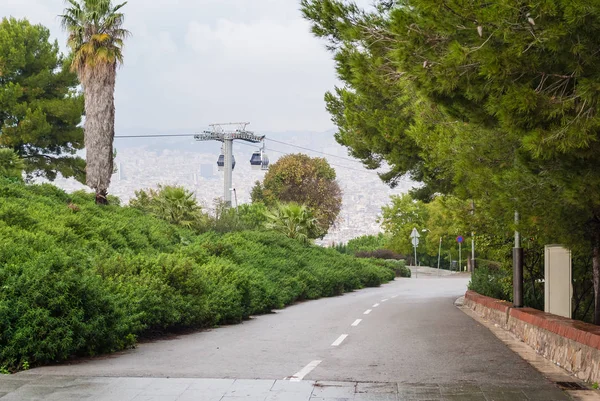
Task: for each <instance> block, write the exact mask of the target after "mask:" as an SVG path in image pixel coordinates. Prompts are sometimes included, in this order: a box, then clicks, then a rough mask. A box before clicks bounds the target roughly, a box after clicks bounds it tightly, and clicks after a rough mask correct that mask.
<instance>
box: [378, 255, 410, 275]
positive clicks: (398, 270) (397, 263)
mask: <svg viewBox="0 0 600 401" xmlns="http://www.w3.org/2000/svg"><path fill="white" fill-rule="evenodd" d="M372 262H373V263H375V264H376V265H378V266H384V267H387V268H389V269H391V270H393V271H394V274H395V275H396V277H410V275H411V271H410V269H409V268H408V267H406V261H404V260H389V259H388V260H385V259H373V260H372Z"/></svg>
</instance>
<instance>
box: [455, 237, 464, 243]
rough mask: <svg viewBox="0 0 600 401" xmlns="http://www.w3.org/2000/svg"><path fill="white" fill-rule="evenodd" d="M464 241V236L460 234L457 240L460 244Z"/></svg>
mask: <svg viewBox="0 0 600 401" xmlns="http://www.w3.org/2000/svg"><path fill="white" fill-rule="evenodd" d="M463 241H464V238H463V237H462V235H459V236H458V237H456V242H458V243H459V244H460V243H462V242H463Z"/></svg>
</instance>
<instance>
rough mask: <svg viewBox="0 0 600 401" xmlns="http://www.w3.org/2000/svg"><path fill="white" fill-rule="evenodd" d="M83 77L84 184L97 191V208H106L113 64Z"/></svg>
mask: <svg viewBox="0 0 600 401" xmlns="http://www.w3.org/2000/svg"><path fill="white" fill-rule="evenodd" d="M82 75H83V77H81V78H82V79H81V81H82V83H83V88H84V93H85V125H84V141H85V149H86V165H87V166H86V184H87V185H88V186H89V187H90V188H92V189H94V190H95V191H96V204H100V205H106V204H108V200H107V195H108V187H109V185H110V179H111V176H112V174H113V169H114V167H113V141H114V136H115V100H114V92H115V77H116V64H102V63H101V64H96V65H95V66H88V67H87V69H86V70H85V71H84V72H83V74H82Z"/></svg>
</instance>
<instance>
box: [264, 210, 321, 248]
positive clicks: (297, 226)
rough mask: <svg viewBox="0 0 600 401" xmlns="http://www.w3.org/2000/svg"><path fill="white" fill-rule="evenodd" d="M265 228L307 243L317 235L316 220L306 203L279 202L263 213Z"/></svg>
mask: <svg viewBox="0 0 600 401" xmlns="http://www.w3.org/2000/svg"><path fill="white" fill-rule="evenodd" d="M265 216H266V217H267V222H266V224H265V226H266V228H267V229H270V230H274V231H277V232H280V233H282V234H284V235H286V236H288V237H290V238H294V239H297V240H299V241H301V242H303V243H307V242H308V240H309V239H311V238H317V237H318V221H317V219H316V218H315V217H314V216H313V214H312V212H311V210H310V209H309V208H307V207H306V205H299V204H297V203H294V202H291V203H279V204H277V207H276V208H275V209H274V210H273V211H269V212H266V213H265Z"/></svg>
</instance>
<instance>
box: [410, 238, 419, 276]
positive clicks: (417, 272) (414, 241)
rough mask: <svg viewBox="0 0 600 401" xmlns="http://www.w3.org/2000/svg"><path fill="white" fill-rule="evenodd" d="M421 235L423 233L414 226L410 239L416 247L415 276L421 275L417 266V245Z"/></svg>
mask: <svg viewBox="0 0 600 401" xmlns="http://www.w3.org/2000/svg"><path fill="white" fill-rule="evenodd" d="M420 237H421V235H420V234H419V232H418V231H417V228H416V227H415V228H413V230H412V232H411V233H410V239H411V242H412V245H413V248H415V278H418V277H419V268H418V267H417V266H418V265H417V247H418V246H419V238H420Z"/></svg>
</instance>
